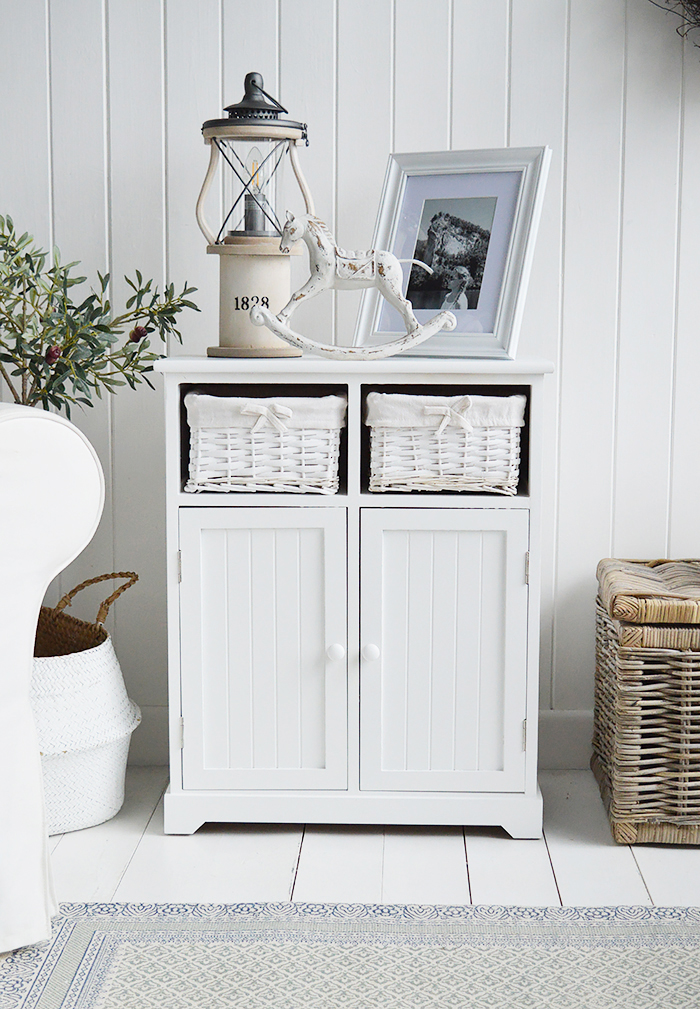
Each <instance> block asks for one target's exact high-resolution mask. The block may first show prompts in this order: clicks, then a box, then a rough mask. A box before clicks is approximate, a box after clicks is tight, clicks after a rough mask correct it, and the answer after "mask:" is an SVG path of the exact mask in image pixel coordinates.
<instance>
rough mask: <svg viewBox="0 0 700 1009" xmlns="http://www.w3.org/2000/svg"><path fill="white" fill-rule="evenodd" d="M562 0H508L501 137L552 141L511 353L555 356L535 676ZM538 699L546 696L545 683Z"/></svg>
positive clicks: (558, 213)
mask: <svg viewBox="0 0 700 1009" xmlns="http://www.w3.org/2000/svg"><path fill="white" fill-rule="evenodd" d="M566 69H567V5H566V4H564V3H556V2H552V0H512V3H511V53H510V93H509V122H508V136H507V143H508V144H509V145H511V146H513V147H519V146H529V145H532V144H546V145H547V146H548V147H551V148H552V163H551V167H550V171H549V180H548V183H547V193H546V196H545V200H544V205H543V208H542V219H541V221H540V227H539V233H538V239H537V246H536V250H535V257H534V260H533V264H532V272H531V275H530V285H529V293H528V297H527V301H526V303H525V309H524V313H523V320H522V328H521V334H520V343H519V346H518V353H519V354H520V355H521V356H523V357H527V356H528V355H533V356H542V357H545V358H548V359H549V360H551V361H553V362H554V365H555V369H556V374H555V378H554V380H553V381H550V382H549V383H548V385H547V387H546V393H545V417H544V430H545V431H546V432H547V433H548V437H547V439H546V441H545V444H544V446H543V450H544V452H543V467H544V472H545V487H546V486H547V485H548V484H549V486H550V488H551V491H552V492H551V493H549V494H547V493H546V492H545V496H544V499H543V508H542V527H543V533H544V535H543V538H542V573H543V577H542V607H541V613H542V619H541V627H542V635H541V647H540V668H541V670H542V677H541V682H542V683H543V684H545V685H547V684H548V681H549V680H550V677H551V669H552V637H553V635H552V629H553V619H554V605H555V599H554V595H553V590H554V564H555V555H554V533H555V530H556V525H557V519H558V515H557V512H556V490H555V488H556V486H557V479H558V474H557V429H558V411H559V404H560V396H559V386H558V382H559V365H560V355H561V341H562V330H561V280H562V275H563V270H564V263H563V260H562V239H563V233H564V232H563V229H564V219H563V185H564V178H563V172H564V139H565V131H566ZM545 691H546V693H545V696H544V697H543V703H544V704H545V705H547V704H548V703H549V697H548V692H549V688H548V686H546V687H545Z"/></svg>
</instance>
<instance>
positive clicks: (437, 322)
mask: <svg viewBox="0 0 700 1009" xmlns="http://www.w3.org/2000/svg"><path fill="white" fill-rule="evenodd" d="M301 240H303V241H304V242H305V243H306V247H307V248H308V250H309V266H310V268H311V276H310V277H309V279H308V280H307V281H306V283H305V284H304V285H303V287H300V288H299V290H298V291H295V293H294V294H293V295H292V297H291V298H290V299H289V301H288V303H287V304H286V305H285V306H284V308H283V309H282V311H281V312H278V314H277V315H276V316H274V315H273V314H272V313H271V312H270V311H269V309H266V308H262V307H260V306H256V307H255V308H253V309H251V312H250V318H251V321H252V322H254V323H255V325H256V326H267V328H268V329H270V330H271V331H272V332H273V333H275V335H276V336H279V337H281V339H283V340H286V342H287V343H291V344H292V345H293V346H295V347H299V348H301V349H302V350H310V351H313V352H314V353H316V354H322V355H324V356H325V357H336V358H354V359H355V360H362V359H366V358H374V359H376V358H382V357H391V356H392V355H393V354H398V353H399V352H400V351H402V350H408V349H409V348H410V347H415V346H417V345H418V344H419V343H423V342H424V341H425V340H428V339H429V338H430V337H431V336H434V335H435V333H438V332H439V331H440V330H441V329H447V330H451V329H454V328H455V326H456V325H457V320H456V319H455V317H454V315H453V314H452V312H439V313H438V315H436V316H434V317H433V318H432V319H430V320H429V321H428V322H427V323H426V324H425V325H424V326H421V325H420V323H419V322H418V320H417V319H416V317H415V315H414V314H413V308H412V306H411V302H410V301H407V299H406V298H404V296H403V294H402V293H401V284H402V282H403V273H402V270H401V262H410V263H416V264H417V265H418V266H421V267H423V269H424V270H427V271H428V272H429V273H432V272H433V271H432V270H431V269H430V267H429V266H426V264H425V263H421V261H420V260H418V259H410V260H399V259H397V258H396V256H394V255H393V254H392V253H391V252H385V251H382V250H379V249H376V250H375V249H370V250H369V251H367V252H346V251H345V250H344V249H340V248H338V246H337V245H336V244H335V239H334V238H333V235H332V234H331V233H330V231H329V230H328V228H327V227H326V225H325V224H324V223H323V221H321V220H319V218H318V217H314V216H313V215H312V214H304V215H303V216H302V217H294V216H293V215H292V214H290V213H289V212H287V222H286V224H285V226H284V230H283V231H282V240H281V241H280V252H289V251H290V249H291V247H292V245H294V244H295V243H296V242H299V241H301ZM358 287H376V288H377V289H378V290H379V293H380V294H381V295H382V297H383V298H385V299H386V300H387V301H388V302H389V304H390V305H392V306H393V307H394V308H395V309H396V310H397V311H398V312H399V313H400V314H401V316H402V318H403V320H404V324H405V326H406V336H403V337H401V338H400V339H398V340H392V341H391V342H390V343H385V344H382V345H381V346H379V347H333V346H330V345H329V344H323V343H317V342H316V341H315V340H310V339H308V338H307V337H305V336H301V334H299V333H295V332H294V330H292V329H290V328H289V326H288V321H289V318H290V316H291V315H292V313H293V312H294V311H295V310H296V309H297V308H298V307H299V305H300V304H301V302H302V301H305V300H306V299H308V298H313V297H314V296H315V295H317V294H320V293H321V291H327V290H330V289H331V288H336V289H337V290H353V289H356V288H358Z"/></svg>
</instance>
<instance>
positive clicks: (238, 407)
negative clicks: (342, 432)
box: [185, 392, 347, 431]
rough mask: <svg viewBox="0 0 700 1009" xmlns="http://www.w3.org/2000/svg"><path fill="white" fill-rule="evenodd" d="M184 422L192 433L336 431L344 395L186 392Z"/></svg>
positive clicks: (344, 404) (342, 423) (344, 406)
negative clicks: (224, 430) (215, 430)
mask: <svg viewBox="0 0 700 1009" xmlns="http://www.w3.org/2000/svg"><path fill="white" fill-rule="evenodd" d="M185 407H186V409H187V421H188V423H189V425H190V428H192V429H193V430H202V429H206V428H244V429H248V430H253V429H255V430H256V431H260V430H263V429H268V430H269V429H270V428H274V429H276V430H278V431H285V430H300V429H321V428H322V429H325V430H339V429H340V428H342V427H344V426H345V412H346V409H347V400H346V399H345V397H344V396H274V397H270V398H258V397H252V396H251V397H247V398H246V397H234V396H207V395H205V394H203V393H197V392H188V393H187V395H186V396H185Z"/></svg>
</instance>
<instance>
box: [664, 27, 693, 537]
mask: <svg viewBox="0 0 700 1009" xmlns="http://www.w3.org/2000/svg"><path fill="white" fill-rule="evenodd" d="M681 45H682V50H681V80H680V94H679V102H678V111H679V123H678V169H677V183H676V186H677V190H676V215H675V226H676V255H675V265H676V271H675V291H674V299H673V346H672V365H671V416H670V423H669V427H668V499H667V504H666V549H665V551H664V555H665V556H666V557H670V556H671V517H672V515H673V477H674V465H673V464H674V460H675V424H674V420H675V418H676V398H677V387H678V340H679V333H678V326H679V316H678V312H679V303H680V256H681V204H682V200H683V149H684V146H685V132H684V126H685V116H684V109H685V67H686V64H685V59H684V57H685V51H686V48H687V44H686V39H685V38H684V39H683V41H682V43H681Z"/></svg>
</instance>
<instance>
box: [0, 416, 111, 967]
mask: <svg viewBox="0 0 700 1009" xmlns="http://www.w3.org/2000/svg"><path fill="white" fill-rule="evenodd" d="M103 505H104V477H103V474H102V468H101V466H100V462H99V460H98V458H97V455H96V454H95V451H94V449H93V448H92V446H91V445H90V443H89V442H88V441H87V439H86V438H85V437H84V435H82V434H81V432H80V431H78V429H77V428H76V427H74V426H73V424H71V423H69V422H68V421H67V420H65V419H64V418H63V417H58V416H56V415H54V414H50V413H46V412H45V411H44V410H38V409H34V408H33V407H26V406H16V405H14V404H7V403H0V951H3V952H6V951H8V950H12V949H16V948H18V947H20V946H27V945H30V944H32V943H36V942H41V941H42V940H45V939H48V938H49V936H50V928H51V915H52V914H55V913H56V903H55V898H54V894H53V886H52V882H51V868H50V864H49V857H48V845H47V840H48V839H47V832H46V825H45V821H44V803H43V790H42V781H41V761H40V756H39V747H38V744H37V738H36V730H35V727H34V719H33V717H32V711H31V707H30V703H29V683H30V680H31V675H32V658H33V651H34V636H35V634H36V624H37V619H38V616H39V608H40V606H41V602H42V599H43V597H44V593H45V592H46V589H47V588H48V585H49V583H50V581H51V580H52V578H54V577H55V576H56V575H57V574H58V573H59V572H60V571H61V570H62V569H63V568H64V567H65V566H66V565H67V564H69V563H70V562H71V561H72V560H73V559H74V558H75V557H76V556H77V555H78V554H79V553H80V551H81V550H82V549H83V548H84V547H85V546H86V545H87V544H88V543H89V542H90V540H91V539H92V536H93V534H94V532H95V530H96V528H97V524H98V522H99V520H100V516H101V514H102V507H103Z"/></svg>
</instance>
